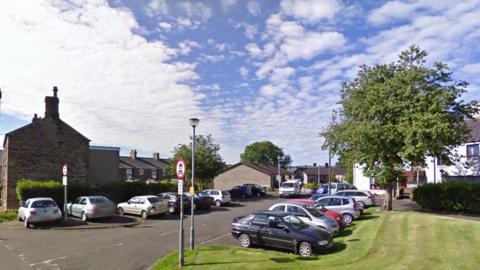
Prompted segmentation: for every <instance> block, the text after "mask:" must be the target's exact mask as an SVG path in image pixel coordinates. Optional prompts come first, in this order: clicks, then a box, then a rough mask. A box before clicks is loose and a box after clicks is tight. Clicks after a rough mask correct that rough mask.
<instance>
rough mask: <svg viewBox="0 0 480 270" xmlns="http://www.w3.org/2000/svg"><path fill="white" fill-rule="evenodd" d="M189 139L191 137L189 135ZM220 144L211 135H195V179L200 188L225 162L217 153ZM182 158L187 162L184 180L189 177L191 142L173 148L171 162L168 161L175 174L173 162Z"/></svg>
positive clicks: (172, 172)
mask: <svg viewBox="0 0 480 270" xmlns="http://www.w3.org/2000/svg"><path fill="white" fill-rule="evenodd" d="M190 140H191V137H190ZM219 151H220V145H218V144H216V143H215V142H214V140H213V138H212V135H208V136H203V135H198V136H195V181H197V182H196V184H198V185H199V186H200V188H202V186H203V184H205V183H206V182H208V181H211V180H212V179H213V178H214V177H215V176H216V175H217V174H218V173H219V172H220V171H221V170H222V169H223V168H224V167H225V163H224V162H223V160H222V157H221V156H220V154H219V153H218V152H219ZM180 159H183V160H184V161H185V162H186V163H187V171H186V175H185V180H186V181H190V179H191V167H192V143H189V144H188V145H187V144H179V145H178V146H177V147H175V149H174V150H173V158H172V162H170V167H169V171H170V173H171V174H172V175H175V165H176V164H175V163H176V161H177V160H180Z"/></svg>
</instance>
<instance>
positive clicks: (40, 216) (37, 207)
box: [18, 198, 62, 228]
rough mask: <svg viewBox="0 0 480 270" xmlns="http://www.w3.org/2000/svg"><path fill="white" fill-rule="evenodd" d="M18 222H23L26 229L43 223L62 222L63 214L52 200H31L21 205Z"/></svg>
mask: <svg viewBox="0 0 480 270" xmlns="http://www.w3.org/2000/svg"><path fill="white" fill-rule="evenodd" d="M18 221H23V222H24V224H25V228H29V227H30V225H32V224H38V223H42V222H52V221H54V222H61V221H62V212H61V211H60V209H59V208H58V205H57V203H56V202H55V201H54V200H53V199H52V198H31V199H28V200H26V201H25V203H22V204H20V207H19V208H18Z"/></svg>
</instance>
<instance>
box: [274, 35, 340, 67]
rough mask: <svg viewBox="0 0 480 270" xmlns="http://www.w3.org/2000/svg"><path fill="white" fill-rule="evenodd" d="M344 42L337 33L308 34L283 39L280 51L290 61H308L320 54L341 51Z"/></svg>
mask: <svg viewBox="0 0 480 270" xmlns="http://www.w3.org/2000/svg"><path fill="white" fill-rule="evenodd" d="M346 41H347V40H346V39H345V37H344V36H343V35H342V34H340V33H337V32H321V33H318V32H308V33H305V35H303V36H298V37H293V38H287V39H285V42H284V43H283V44H282V45H281V46H280V49H281V50H282V52H283V53H285V55H286V57H287V59H288V60H290V61H291V60H295V59H307V60H308V59H311V58H312V57H314V56H317V55H318V54H320V53H322V52H325V51H329V50H330V51H331V50H337V49H341V48H343V46H344V45H345V44H346ZM299 48H302V49H301V50H299Z"/></svg>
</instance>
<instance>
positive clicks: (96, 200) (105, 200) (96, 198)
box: [89, 197, 108, 204]
mask: <svg viewBox="0 0 480 270" xmlns="http://www.w3.org/2000/svg"><path fill="white" fill-rule="evenodd" d="M89 200H90V203H91V204H96V203H106V202H108V200H107V199H105V198H102V197H95V198H89Z"/></svg>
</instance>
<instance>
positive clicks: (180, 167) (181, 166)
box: [175, 160, 187, 179]
mask: <svg viewBox="0 0 480 270" xmlns="http://www.w3.org/2000/svg"><path fill="white" fill-rule="evenodd" d="M186 168H187V166H185V161H183V160H177V164H176V166H175V171H176V173H177V179H185V170H186Z"/></svg>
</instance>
